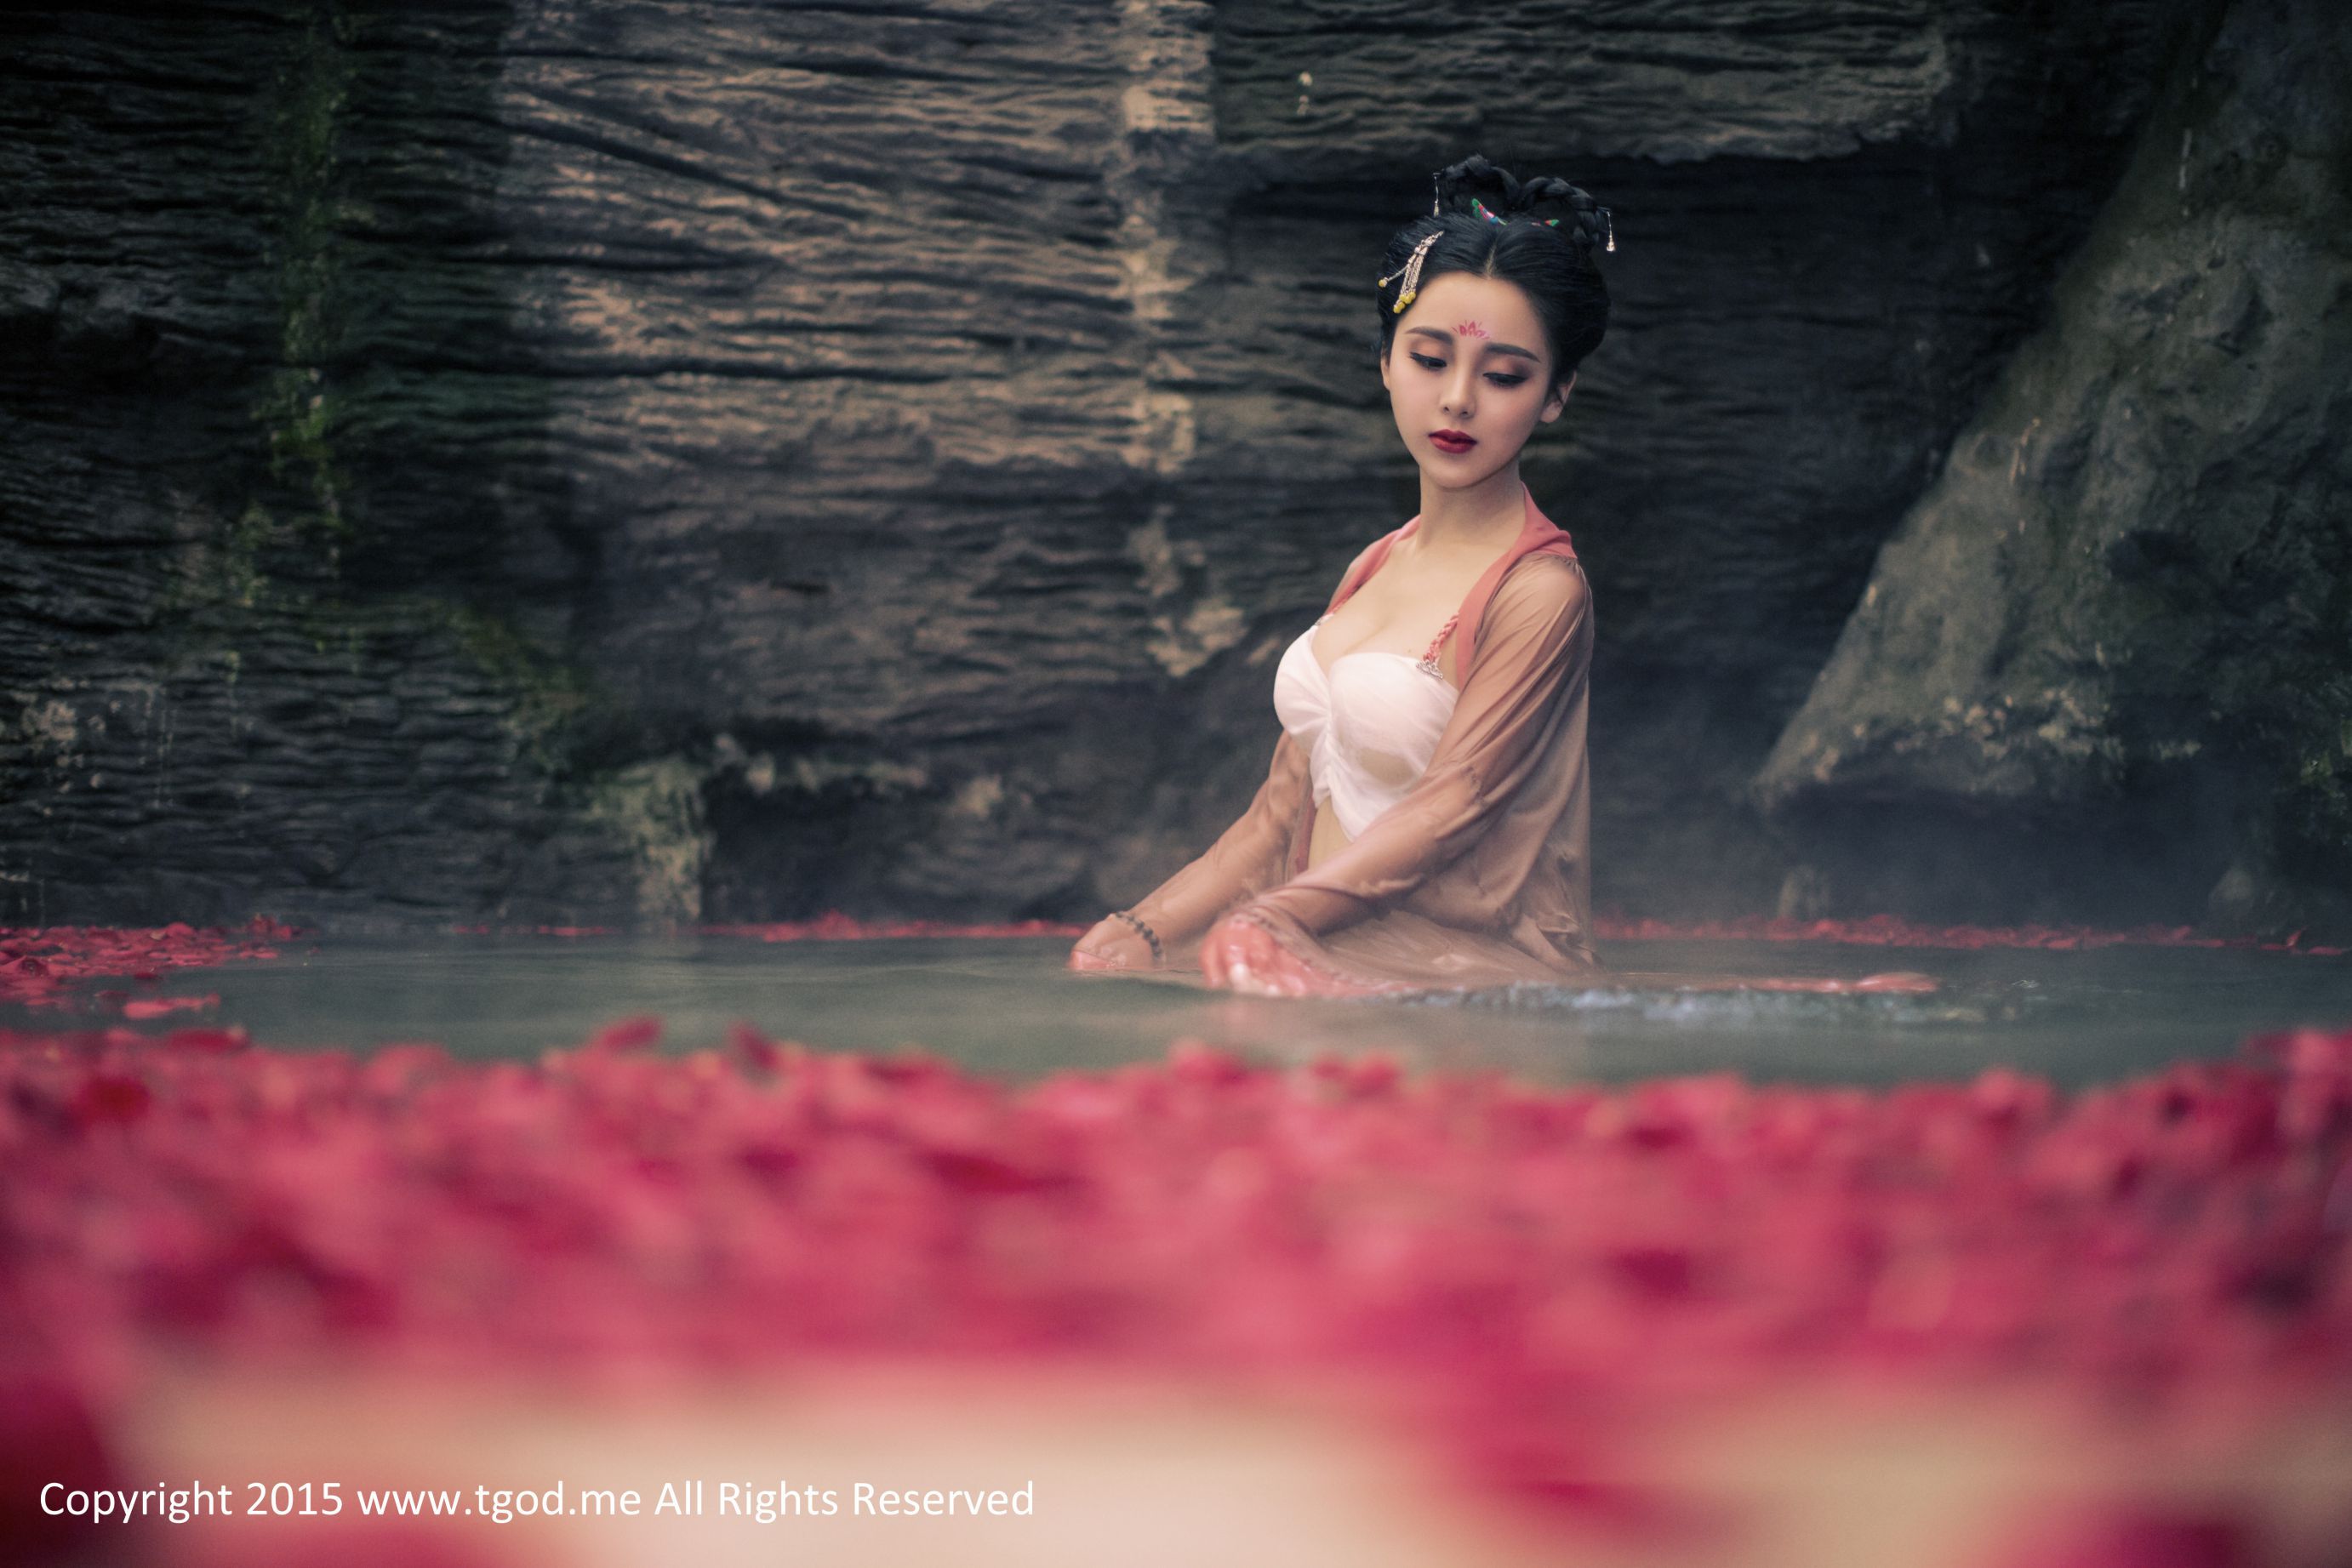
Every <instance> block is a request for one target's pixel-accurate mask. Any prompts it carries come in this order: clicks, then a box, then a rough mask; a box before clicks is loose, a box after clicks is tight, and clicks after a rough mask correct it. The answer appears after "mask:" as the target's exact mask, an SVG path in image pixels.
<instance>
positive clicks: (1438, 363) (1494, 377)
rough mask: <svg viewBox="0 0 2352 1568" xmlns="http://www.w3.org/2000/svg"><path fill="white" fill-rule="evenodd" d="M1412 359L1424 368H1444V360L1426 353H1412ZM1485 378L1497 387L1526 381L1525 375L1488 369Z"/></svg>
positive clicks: (1515, 384)
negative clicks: (1508, 373)
mask: <svg viewBox="0 0 2352 1568" xmlns="http://www.w3.org/2000/svg"><path fill="white" fill-rule="evenodd" d="M1412 362H1413V363H1414V364H1416V365H1419V366H1421V367H1422V368H1423V369H1424V370H1431V371H1442V370H1444V368H1445V361H1444V360H1435V359H1432V358H1430V357H1429V356H1428V355H1427V354H1413V355H1412ZM1486 379H1487V380H1488V381H1490V382H1494V383H1495V384H1496V386H1498V387H1515V386H1517V385H1518V384H1519V383H1520V382H1523V381H1526V380H1527V379H1528V378H1527V377H1525V376H1512V375H1505V374H1503V373H1502V372H1501V371H1487V372H1486Z"/></svg>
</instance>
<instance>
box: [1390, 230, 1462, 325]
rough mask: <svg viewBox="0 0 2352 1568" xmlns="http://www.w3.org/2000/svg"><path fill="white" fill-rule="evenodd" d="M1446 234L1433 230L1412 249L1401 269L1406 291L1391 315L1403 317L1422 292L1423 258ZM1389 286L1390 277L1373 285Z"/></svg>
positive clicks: (1392, 309)
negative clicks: (1415, 297) (1439, 236)
mask: <svg viewBox="0 0 2352 1568" xmlns="http://www.w3.org/2000/svg"><path fill="white" fill-rule="evenodd" d="M1444 232H1445V231H1444V229H1432V230H1430V231H1429V233H1427V234H1425V235H1423V236H1422V238H1421V243H1420V244H1419V245H1417V246H1413V247H1412V256H1411V257H1410V258H1408V259H1407V260H1406V262H1405V264H1404V266H1403V267H1402V268H1401V269H1400V270H1401V271H1402V273H1403V275H1404V289H1403V291H1402V293H1400V294H1399V295H1398V296H1397V300H1396V303H1395V304H1394V305H1391V306H1390V307H1389V314H1390V315H1391V316H1402V315H1403V314H1404V308H1405V307H1406V306H1408V305H1410V304H1412V297H1413V296H1414V295H1416V294H1418V293H1420V292H1421V258H1422V257H1423V256H1427V255H1428V254H1429V247H1430V246H1433V245H1435V244H1436V243H1437V236H1438V235H1441V234H1444ZM1396 276H1397V274H1396V273H1394V272H1391V273H1390V274H1389V277H1396ZM1388 286H1389V278H1388V277H1383V278H1381V279H1379V280H1378V281H1377V282H1375V283H1374V284H1373V287H1375V288H1386V287H1388Z"/></svg>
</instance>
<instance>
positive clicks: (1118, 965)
mask: <svg viewBox="0 0 2352 1568" xmlns="http://www.w3.org/2000/svg"><path fill="white" fill-rule="evenodd" d="M1069 967H1071V968H1073V969H1075V970H1076V971H1078V972H1079V973H1080V974H1088V973H1092V972H1095V971H1097V970H1117V969H1156V968H1158V967H1159V965H1157V964H1156V963H1154V962H1153V961H1152V957H1151V944H1150V943H1149V942H1146V941H1145V940H1144V939H1143V934H1142V933H1141V932H1139V931H1138V930H1136V928H1135V927H1134V926H1132V925H1129V924H1128V923H1127V922H1126V921H1124V920H1120V919H1118V918H1117V917H1116V916H1114V915H1104V916H1103V917H1102V918H1101V919H1100V920H1097V921H1096V922H1095V925H1094V929H1093V930H1091V931H1089V932H1087V934H1086V935H1085V936H1081V937H1079V938H1078V943H1077V946H1075V947H1073V948H1071V949H1070V963H1069Z"/></svg>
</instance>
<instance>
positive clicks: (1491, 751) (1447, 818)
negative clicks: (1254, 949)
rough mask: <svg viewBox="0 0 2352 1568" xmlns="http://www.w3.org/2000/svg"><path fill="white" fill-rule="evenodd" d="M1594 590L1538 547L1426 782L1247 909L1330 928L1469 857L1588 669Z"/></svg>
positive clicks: (1488, 641)
mask: <svg viewBox="0 0 2352 1568" xmlns="http://www.w3.org/2000/svg"><path fill="white" fill-rule="evenodd" d="M1591 654H1592V627H1591V589H1590V587H1589V586H1588V585H1587V584H1586V582H1585V580H1584V573H1583V571H1582V570H1580V569H1579V568H1578V567H1576V566H1575V565H1573V564H1572V563H1570V562H1567V561H1563V560H1560V559H1558V558H1556V557H1549V556H1547V557H1538V558H1536V559H1532V560H1530V561H1528V562H1526V563H1523V564H1522V565H1521V566H1519V567H1518V568H1517V569H1515V570H1512V571H1511V572H1510V573H1509V574H1508V575H1507V576H1506V577H1505V578H1504V580H1503V581H1502V583H1501V585H1500V586H1499V587H1497V588H1496V591H1495V597H1494V600H1493V601H1492V603H1491V605H1490V606H1489V608H1488V610H1487V612H1486V620H1485V624H1484V625H1483V627H1482V628H1481V630H1480V634H1479V638H1478V645H1477V647H1476V648H1475V650H1474V651H1473V652H1472V655H1471V664H1470V670H1469V674H1468V675H1467V677H1466V679H1465V684H1464V685H1463V688H1462V695H1460V697H1459V698H1457V699H1456V701H1455V703H1454V715H1453V717H1452V718H1451V719H1449V720H1448V721H1447V723H1446V726H1445V730H1444V734H1443V735H1441V736H1439V737H1438V741H1437V749H1436V751H1435V753H1434V754H1433V756H1432V757H1431V758H1430V762H1429V768H1428V769H1427V770H1426V771H1425V772H1423V775H1422V777H1421V780H1420V782H1419V783H1417V784H1415V785H1414V786H1413V788H1412V791H1411V792H1410V793H1408V794H1407V795H1406V796H1405V797H1404V799H1403V800H1399V801H1398V802H1397V803H1396V804H1395V805H1394V806H1391V808H1389V810H1386V811H1383V812H1382V813H1381V815H1380V816H1379V817H1378V818H1377V819H1375V820H1374V821H1373V822H1372V823H1371V825H1370V826H1369V827H1367V828H1366V829H1365V830H1364V831H1363V833H1362V835H1361V836H1360V837H1359V838H1358V839H1356V841H1354V842H1352V843H1350V844H1349V845H1348V846H1347V848H1345V849H1343V850H1341V851H1339V852H1338V853H1336V854H1334V855H1331V856H1330V857H1328V859H1326V860H1324V861H1323V862H1321V863H1319V864H1318V865H1317V866H1316V867H1315V868H1314V869H1313V870H1312V871H1308V872H1304V873H1300V874H1299V875H1297V876H1296V877H1292V878H1289V879H1288V880H1286V881H1285V882H1284V883H1282V884H1281V885H1279V886H1277V887H1275V888H1272V889H1270V890H1268V891H1267V892H1265V893H1264V894H1259V895H1258V896H1256V897H1255V898H1253V899H1252V900H1251V901H1250V902H1249V903H1248V904H1247V905H1245V906H1244V910H1243V911H1241V913H1244V914H1245V915H1249V916H1250V917H1252V918H1254V919H1257V920H1259V921H1260V922H1261V923H1262V924H1264V925H1267V926H1269V927H1270V928H1272V929H1273V930H1274V931H1275V932H1276V935H1277V936H1279V935H1280V934H1281V932H1282V930H1283V928H1284V927H1285V926H1295V927H1297V928H1299V929H1301V930H1303V931H1304V932H1306V933H1307V935H1309V936H1319V935H1321V934H1323V933H1325V932H1328V931H1332V930H1335V929H1337V928H1339V927H1340V926H1342V925H1350V924H1352V923H1353V922H1355V921H1358V920H1360V919H1363V918H1364V917H1366V916H1367V915H1373V914H1376V913H1378V912H1379V910H1380V909H1381V907H1382V906H1383V905H1385V904H1391V903H1393V902H1394V901H1396V900H1398V899H1401V898H1402V897H1404V896H1405V895H1406V894H1409V893H1411V892H1412V891H1413V890H1414V889H1415V888H1417V887H1419V886H1420V885H1421V884H1422V883H1423V882H1425V881H1426V880H1428V879H1429V878H1430V877H1431V876H1433V875H1434V874H1435V873H1438V872H1440V871H1442V870H1444V868H1445V867H1446V866H1447V865H1449V864H1450V863H1452V862H1454V860H1455V859H1457V858H1459V857H1460V856H1461V855H1462V854H1463V853H1464V852H1465V851H1466V850H1468V849H1469V848H1470V846H1471V845H1473V844H1475V842H1477V841H1478V837H1479V835H1480V833H1481V832H1483V831H1485V829H1486V826H1487V824H1488V822H1489V821H1490V820H1491V818H1492V817H1493V816H1494V814H1495V812H1496V810H1499V809H1500V808H1501V807H1502V806H1503V805H1504V804H1505V803H1507V801H1508V800H1510V799H1511V796H1512V793H1513V791H1515V790H1516V789H1517V788H1518V787H1519V785H1520V784H1521V782H1522V781H1524V779H1526V778H1527V776H1528V771H1529V770H1530V769H1531V768H1534V767H1535V766H1536V764H1537V762H1538V759H1539V757H1540V754H1541V751H1542V747H1543V743H1544V742H1545V741H1546V739H1547V738H1548V737H1549V735H1550V734H1551V731H1552V729H1553V727H1554V726H1555V725H1556V724H1557V723H1558V721H1559V716H1560V713H1561V711H1562V708H1563V706H1564V705H1563V701H1562V699H1563V698H1564V697H1565V696H1567V695H1568V694H1569V693H1570V692H1571V691H1572V690H1573V688H1574V686H1575V685H1576V684H1577V683H1579V682H1581V681H1583V680H1584V679H1586V678H1587V675H1588V673H1589V667H1590V664H1591Z"/></svg>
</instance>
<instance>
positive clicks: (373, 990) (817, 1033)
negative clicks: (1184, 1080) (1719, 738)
mask: <svg viewBox="0 0 2352 1568" xmlns="http://www.w3.org/2000/svg"><path fill="white" fill-rule="evenodd" d="M1067 950H1068V942H1067V940H1066V939H1064V938H1058V937H1052V938H1044V939H1038V940H1029V939H1016V938H1003V939H983V938H969V937H965V938H956V937H946V938H941V937H915V938H903V939H886V940H870V941H852V942H792V943H761V942H756V941H751V940H746V939H743V938H739V937H726V936H700V937H682V938H677V939H674V940H659V939H646V938H632V937H625V936H591V937H582V938H573V939H563V938H549V937H483V936H467V937H449V938H442V939H437V940H423V941H418V940H404V941H400V942H396V943H394V942H383V941H363V940H357V939H322V940H321V941H320V942H319V943H318V944H317V951H315V952H311V951H309V950H308V947H307V946H305V945H298V944H292V943H289V944H287V945H286V946H285V956H284V957H283V958H282V959H279V960H278V961H276V962H270V963H260V964H253V965H232V966H229V967H222V968H216V969H205V970H197V971H184V972H181V973H178V974H174V975H170V976H167V977H165V983H164V985H163V992H164V993H165V994H167V995H169V994H179V993H188V994H202V993H205V992H216V993H218V995H219V997H220V1006H219V1008H218V1009H215V1010H208V1011H207V1012H206V1013H205V1014H204V1015H202V1021H204V1022H206V1023H214V1022H217V1023H221V1024H242V1025H244V1026H245V1027H246V1028H247V1030H250V1031H251V1032H252V1034H253V1036H254V1037H255V1038H256V1039H257V1040H262V1041H265V1042H268V1043H269V1044H272V1045H278V1046H285V1047H295V1046H304V1045H318V1046H346V1047H353V1048H363V1047H368V1046H373V1045H380V1044H384V1043H387V1042H390V1041H394V1040H433V1041H437V1042H439V1043H441V1044H443V1045H445V1046H446V1047H448V1048H449V1049H450V1050H451V1051H454V1052H457V1053H458V1054H460V1055H466V1056H529V1055H532V1054H535V1053H536V1052H538V1051H541V1050H544V1049H546V1048H548V1047H551V1046H567V1045H572V1044H576V1043H578V1042H579V1041H580V1040H583V1039H584V1038H586V1036H587V1035H589V1034H590V1033H591V1032H593V1030H595V1029H596V1028H598V1027H599V1026H600V1025H603V1024H605V1023H608V1022H610V1021H611V1020H613V1019H615V1018H620V1017H625V1016H630V1015H635V1014H652V1015H656V1016H657V1017H659V1018H661V1019H663V1020H664V1022H665V1024H666V1026H667V1035H666V1041H667V1045H668V1046H669V1047H670V1048H672V1049H693V1048H696V1047H700V1046H707V1045H716V1044H718V1043H719V1042H720V1041H721V1040H723V1038H724V1036H725V1031H726V1030H727V1027H728V1025H729V1024H730V1023H733V1022H735V1021H737V1020H741V1021H744V1022H748V1023H750V1024H751V1025H752V1026H754V1027H755V1028H757V1029H759V1030H761V1031H763V1032H765V1033H767V1034H770V1035H772V1036H775V1037H777V1038H782V1039H790V1040H801V1041H803V1042H805V1043H807V1044H810V1045H813V1046H818V1047H824V1048H832V1049H843V1050H864V1051H894V1050H899V1049H905V1048H920V1049H923V1050H927V1051H932V1052H935V1053H937V1054H939V1055H941V1056H945V1057H948V1058H950V1059H952V1060H954V1061H959V1062H961V1063H963V1064H965V1065H967V1066H969V1067H971V1068H973V1069H975V1070H978V1071H986V1072H989V1073H992V1074H1001V1075H1006V1076H1012V1077H1032V1076H1035V1075H1039V1074H1042V1073H1045V1072H1048V1071H1053V1070H1054V1069H1056V1068H1061V1067H1108V1066H1113V1065H1116V1064H1118V1063H1120V1062H1125V1061H1157V1060H1159V1059H1160V1058H1161V1057H1163V1056H1164V1055H1165V1054H1166V1051H1167V1049H1168V1045H1169V1042H1170V1041H1171V1040H1174V1039H1177V1038H1180V1037H1184V1036H1192V1037H1195V1038H1199V1039H1202V1040H1211V1041H1214V1042H1217V1043H1220V1044H1224V1045H1228V1046H1231V1047H1233V1048H1235V1049H1238V1050H1240V1051H1244V1053H1247V1054H1252V1055H1255V1056H1257V1057H1260V1058H1262V1059H1265V1060H1268V1061H1297V1060H1302V1059H1305V1058H1307V1057H1311V1056H1313V1055H1316V1054H1318V1053H1320V1052H1323V1051H1391V1052H1393V1053H1394V1054H1396V1055H1397V1056H1398V1058H1399V1059H1400V1060H1401V1061H1403V1062H1404V1063H1405V1064H1406V1065H1407V1066H1409V1067H1415V1068H1437V1067H1444V1068H1454V1069H1460V1068H1498V1069H1502V1070H1505V1071H1511V1072H1514V1073H1517V1074H1522V1075H1525V1076H1528V1077H1532V1078H1538V1079H1550V1080H1564V1079H1601V1080H1623V1079H1632V1078H1639V1077H1646V1076H1650V1075H1654V1074H1660V1073H1686V1072H1706V1071H1739V1072H1743V1073H1745V1074H1747V1075H1748V1077H1750V1078H1753V1079H1759V1080H1767V1079H1769V1080H1789V1081H1806V1082H1894V1081H1897V1080H1903V1079H1915V1078H1921V1077H1955V1076H1967V1075H1970V1074H1973V1073H1975V1072H1977V1071H1981V1070H1982V1069H1984V1068H1986V1067H1989V1066H1993V1065H2006V1066H2011V1067H2015V1068H2018V1069H2020V1070H2022V1071H2031V1072H2036V1073H2040V1074H2042V1075H2045V1076H2047V1077H2050V1078H2052V1079H2053V1080H2055V1081H2057V1082H2061V1083H2082V1082H2095V1081H2099V1080H2104V1079H2109V1078H2113V1077H2116V1076H2118V1075H2120V1074H2124V1073H2126V1072H2131V1071H2141V1070H2144V1069H2147V1068H2150V1067H2158V1066H2162V1065H2163V1064H2165V1063H2167V1062H2169V1061H2176V1060H2179V1059H2182V1058H2186V1057H2209V1058H2210V1057H2219V1056H2227V1055H2229V1054H2231V1052H2232V1051H2234V1050H2235V1048H2236V1046H2237V1044H2238V1042H2239V1041H2240V1040H2242V1039H2243V1038H2244V1037H2245V1036H2246V1035H2248V1034H2249V1033H2252V1032H2255V1031H2257V1030H2266V1029H2273V1028H2282V1027H2286V1026H2290V1025H2294V1024H2302V1023H2310V1024H2321V1025H2331V1026H2338V1027H2340V1026H2341V1025H2343V1024H2344V1023H2345V1022H2347V1020H2352V959H2337V958H2324V957H2322V958H2315V957H2305V956H2294V955H2288V954H2280V953H2263V952H2257V951H2246V950H2242V949H2239V950H2229V949H2224V950H2208V949H2183V948H2152V947H2111V948H2105V949H2100V950H2097V951H2092V952H2049V951H2035V950H2031V949H2014V948H2009V949H1980V950H1974V951H1965V950H1941V949H1919V948H1909V949H1906V950H1904V951H1902V952H1900V953H1891V952H1889V951H1887V950H1885V949H1882V948H1873V947H1861V946H1833V945H1828V944H1820V945H1801V946H1800V945H1791V944H1788V943H1765V942H1754V943H1747V942H1619V943H1613V944H1608V945H1605V946H1603V949H1602V954H1601V956H1602V958H1603V960H1604V962H1606V963H1607V964H1608V965H1609V966H1610V973H1609V974H1608V975H1607V976H1606V977H1602V978H1601V981H1600V982H1599V983H1596V984H1593V985H1591V986H1588V987H1584V988H1546V987H1517V988H1511V989H1509V990H1506V991H1498V992H1489V993H1485V994H1477V995H1470V996H1465V997H1452V998H1433V999H1422V1000H1411V1001H1402V1002H1400V1001H1367V1002H1319V1001H1297V1000H1272V999H1260V998H1237V997H1233V996H1230V995H1227V994H1225V993H1222V992H1214V991H1210V990H1206V989H1204V988H1201V987H1200V986H1198V985H1197V984H1194V983H1189V982H1186V981H1182V980H1179V979H1177V978H1175V977H1164V978H1160V979H1157V980H1152V981H1144V980H1140V979H1137V978H1133V977H1102V976H1077V975H1072V974H1070V973H1068V972H1067V971H1066V970H1065V969H1063V967H1061V966H1062V960H1063V957H1064V956H1065V954H1066V952H1067ZM1888 968H1902V969H1908V970H1918V971H1921V972H1924V973H1926V974H1927V975H1929V976H1932V977H1934V978H1935V979H1936V980H1937V982H1938V983H1939V986H1940V989H1938V990H1937V991H1936V992H1935V993H1934V994H1931V995H1924V996H1906V995H1876V996H1870V995H1864V996H1851V995H1849V996H1839V995H1818V994H1807V993H1802V992H1782V991H1769V990H1744V989H1728V990H1727V989H1720V988H1719V987H1721V986H1722V985H1723V984H1724V983H1725V982H1726V981H1727V980H1733V979H1738V978H1741V977H1757V978H1764V977H1782V978H1786V977H1843V978H1849V979H1851V978H1858V977H1862V976H1864V975H1868V974H1872V973H1875V972H1880V971H1884V970H1886V969H1888ZM1697 987H1717V988H1716V989H1703V988H1697ZM171 1021H176V1022H194V1021H197V1019H196V1018H195V1016H194V1015H179V1016H178V1017H176V1018H175V1019H173V1020H171ZM61 1022H62V1020H61V1019H58V1017H57V1016H56V1015H55V1014H54V1013H51V1014H48V1015H47V1016H46V1017H42V1018H38V1019H36V1018H34V1017H33V1016H32V1015H29V1014H23V1013H10V1014H9V1015H8V1016H7V1017H5V1018H0V1023H7V1024H13V1025H15V1026H16V1027H19V1028H25V1027H37V1028H50V1029H54V1028H57V1027H58V1026H59V1024H60V1023H61ZM159 1027H160V1026H159Z"/></svg>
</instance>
